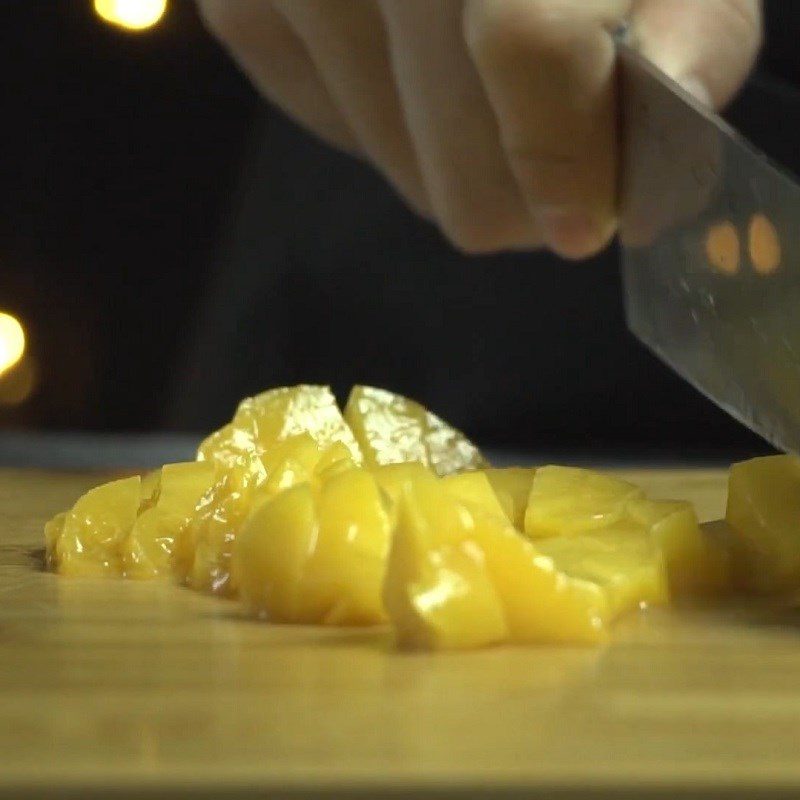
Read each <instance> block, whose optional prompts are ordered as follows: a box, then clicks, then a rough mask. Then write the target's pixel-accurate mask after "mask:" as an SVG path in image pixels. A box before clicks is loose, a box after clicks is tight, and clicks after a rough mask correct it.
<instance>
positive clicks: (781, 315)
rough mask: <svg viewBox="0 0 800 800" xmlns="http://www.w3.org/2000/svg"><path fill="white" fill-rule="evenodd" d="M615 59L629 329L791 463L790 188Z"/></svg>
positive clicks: (799, 336)
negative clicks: (787, 455) (619, 124)
mask: <svg viewBox="0 0 800 800" xmlns="http://www.w3.org/2000/svg"><path fill="white" fill-rule="evenodd" d="M618 56H619V58H618V87H619V97H620V118H621V119H620V121H621V126H620V132H621V136H620V157H621V172H620V175H621V178H620V198H619V208H620V244H621V252H622V275H623V285H624V293H625V309H626V317H627V322H628V327H629V328H630V330H631V331H632V333H633V334H634V335H635V336H636V337H638V338H639V339H640V340H641V341H642V342H643V343H644V344H645V345H646V346H647V347H649V348H650V349H651V350H652V351H653V352H654V353H655V354H656V355H657V356H659V357H660V358H661V359H662V360H663V361H665V362H666V363H667V364H668V365H669V366H670V367H672V369H674V370H675V371H676V372H677V373H678V374H680V375H681V376H682V377H683V378H685V379H686V380H687V381H689V382H690V383H691V384H692V385H693V386H695V387H696V388H697V389H698V390H699V391H701V392H702V393H703V394H705V395H706V396H707V397H708V398H710V399H711V400H713V401H714V402H715V403H717V405H719V406H720V407H721V408H723V409H724V410H725V411H726V412H728V413H729V414H730V415H731V416H733V417H734V418H736V419H738V420H739V421H740V422H742V423H744V424H745V425H747V426H748V427H749V428H751V429H752V430H754V431H756V432H757V433H758V434H760V435H761V436H763V437H764V438H765V439H766V440H767V441H769V442H770V443H771V444H772V445H774V446H775V447H777V448H779V449H781V450H785V451H792V452H795V453H797V452H800V186H798V183H797V182H796V181H795V179H794V178H793V177H791V176H790V175H789V174H788V173H787V172H786V171H784V170H782V169H781V168H780V167H778V166H777V165H775V164H773V163H772V162H771V161H769V159H767V158H766V157H765V156H764V155H763V154H762V153H760V152H759V151H758V150H757V149H756V148H754V147H753V146H752V144H750V143H749V142H748V141H747V140H745V139H744V137H742V136H741V135H740V134H739V133H737V132H736V131H735V130H734V129H733V128H731V127H730V126H729V125H728V124H727V123H726V122H725V121H724V120H723V119H722V118H721V117H719V116H718V115H716V114H714V113H713V112H712V111H710V110H708V109H707V108H705V107H703V106H702V105H701V104H700V103H698V102H697V101H696V100H694V99H693V98H692V97H691V96H690V95H689V94H687V93H686V92H685V91H683V90H682V89H681V87H680V86H678V85H677V84H676V83H675V82H673V81H672V80H670V79H669V78H668V77H667V76H666V75H664V74H663V73H662V72H660V71H659V70H658V69H657V68H656V67H654V66H652V65H651V64H650V63H649V62H647V61H646V60H645V59H644V58H642V57H641V56H640V55H638V54H637V53H636V52H635V51H634V50H633V49H631V48H630V47H628V46H626V45H623V44H620V45H619V46H618Z"/></svg>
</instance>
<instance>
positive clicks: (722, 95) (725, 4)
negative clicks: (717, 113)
mask: <svg viewBox="0 0 800 800" xmlns="http://www.w3.org/2000/svg"><path fill="white" fill-rule="evenodd" d="M631 35H632V37H633V39H634V43H635V44H636V46H637V48H638V49H639V51H640V52H641V53H642V55H643V56H645V57H646V58H648V59H649V60H650V61H652V62H653V63H654V64H655V65H656V66H657V67H659V68H660V69H662V70H663V71H664V72H666V73H667V74H668V75H669V76H670V77H672V78H673V79H674V80H676V81H677V82H678V83H680V84H681V85H682V86H683V87H684V88H685V89H687V90H688V91H689V92H690V93H691V94H693V95H694V96H695V97H696V98H697V99H698V100H700V101H701V102H703V103H705V104H707V105H711V106H713V107H715V108H719V107H720V106H722V105H724V104H725V103H726V102H727V101H728V100H730V98H731V97H732V96H733V94H734V93H735V92H736V91H737V90H738V89H739V87H740V86H741V84H742V83H743V82H744V80H745V78H746V77H747V73H748V72H749V71H750V69H751V68H752V66H753V64H754V62H755V59H756V56H757V55H758V50H759V48H760V45H761V37H762V24H761V3H760V2H759V0H702V2H698V1H697V0H643V2H641V3H639V4H637V6H636V9H635V13H634V15H633V18H632V21H631Z"/></svg>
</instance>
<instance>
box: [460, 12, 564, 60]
mask: <svg viewBox="0 0 800 800" xmlns="http://www.w3.org/2000/svg"><path fill="white" fill-rule="evenodd" d="M462 22H463V35H464V40H465V42H466V45H467V48H468V50H469V51H470V53H471V54H472V56H473V57H474V58H476V59H478V60H480V61H489V62H493V61H504V60H506V59H508V58H513V57H515V56H516V55H518V54H520V53H531V52H534V53H539V54H542V55H545V56H546V55H551V56H558V55H560V54H562V53H564V52H565V51H567V50H569V48H570V47H571V46H572V45H573V43H574V40H575V38H576V32H575V28H574V26H573V25H571V24H568V23H569V21H568V20H567V19H566V18H565V17H564V15H563V14H561V13H558V12H557V11H556V10H554V8H553V5H552V4H550V3H547V2H541V1H540V0H522V1H521V0H471V2H469V3H468V4H467V5H466V6H465V9H464V17H463V21H462Z"/></svg>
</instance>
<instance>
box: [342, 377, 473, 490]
mask: <svg viewBox="0 0 800 800" xmlns="http://www.w3.org/2000/svg"><path fill="white" fill-rule="evenodd" d="M344 417H345V420H346V421H347V423H348V424H349V425H350V428H351V429H352V431H353V433H354V434H355V437H356V439H357V440H358V443H359V445H360V448H361V451H362V453H363V455H364V464H365V466H367V467H377V466H382V465H385V464H401V463H404V462H407V461H416V462H419V463H420V464H424V465H425V466H428V467H430V468H431V469H432V470H433V471H434V472H435V473H436V474H437V475H449V474H451V473H454V472H462V471H464V470H469V469H477V468H479V467H483V466H486V462H485V460H484V458H483V456H481V454H480V452H479V451H478V449H477V448H476V447H475V445H473V444H472V442H470V441H469V440H468V439H467V438H466V437H465V436H464V434H462V433H461V432H460V431H457V430H456V429H455V428H453V427H451V426H450V425H448V424H447V423H446V422H444V420H442V419H440V418H439V417H437V416H436V415H435V414H432V413H431V412H430V411H428V410H427V409H425V408H424V407H423V406H421V405H420V404H419V403H415V402H414V401H413V400H409V399H408V398H406V397H403V396H402V395H399V394H394V393H393V392H389V391H386V390H385V389H376V388H375V387H372V386H354V387H353V390H352V392H351V393H350V398H349V399H348V401H347V406H346V407H345V411H344Z"/></svg>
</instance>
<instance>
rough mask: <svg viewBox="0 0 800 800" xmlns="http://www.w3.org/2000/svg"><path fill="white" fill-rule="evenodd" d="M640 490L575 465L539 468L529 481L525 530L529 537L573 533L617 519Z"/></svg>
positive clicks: (588, 529) (621, 481)
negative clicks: (529, 490) (529, 489)
mask: <svg viewBox="0 0 800 800" xmlns="http://www.w3.org/2000/svg"><path fill="white" fill-rule="evenodd" d="M641 496H642V490H641V489H640V488H638V487H637V486H634V485H633V484H631V483H628V482H627V481H623V480H620V479H619V478H614V477H612V476H610V475H604V474H602V473H600V472H594V471H592V470H589V469H581V468H578V467H557V466H547V467H540V468H539V469H537V470H536V474H535V475H534V478H533V483H532V484H531V493H530V496H529V497H528V508H527V510H526V512H525V532H526V533H527V534H528V536H530V537H532V538H540V537H544V536H572V535H574V534H576V533H583V532H586V531H591V530H596V529H598V528H607V527H608V526H609V525H613V524H614V523H616V522H619V521H620V520H621V519H622V518H623V515H624V514H625V508H626V505H627V503H628V502H629V501H630V500H632V499H633V498H634V497H641Z"/></svg>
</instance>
